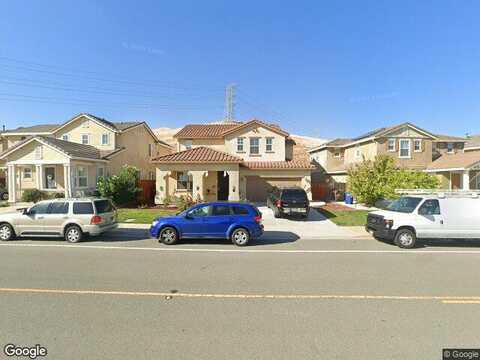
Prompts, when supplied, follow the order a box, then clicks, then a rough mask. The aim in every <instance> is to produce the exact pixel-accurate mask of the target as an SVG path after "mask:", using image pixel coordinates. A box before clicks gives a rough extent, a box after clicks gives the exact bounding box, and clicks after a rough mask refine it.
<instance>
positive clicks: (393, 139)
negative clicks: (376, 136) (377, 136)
mask: <svg viewBox="0 0 480 360" xmlns="http://www.w3.org/2000/svg"><path fill="white" fill-rule="evenodd" d="M392 141H393V148H390V145H391V142H392ZM387 151H388V152H395V151H397V139H395V138H390V139H388V140H387Z"/></svg>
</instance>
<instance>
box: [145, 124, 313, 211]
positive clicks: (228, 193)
mask: <svg viewBox="0 0 480 360" xmlns="http://www.w3.org/2000/svg"><path fill="white" fill-rule="evenodd" d="M175 139H176V140H177V149H176V150H177V152H175V153H173V154H169V155H165V156H160V157H157V158H155V159H154V160H153V163H154V164H155V165H156V167H157V177H156V181H157V192H156V199H155V201H156V203H158V204H161V203H163V202H164V201H165V199H166V198H168V197H169V196H184V195H188V196H191V197H192V198H193V199H194V200H203V201H214V200H232V201H236V200H249V201H253V202H263V201H265V200H266V197H267V192H268V190H269V189H271V188H272V187H273V186H300V187H302V188H304V189H305V190H306V191H307V193H308V194H309V196H310V195H311V189H310V171H311V168H312V166H311V165H310V163H309V161H308V160H307V161H305V160H295V159H293V145H294V141H293V140H292V139H291V138H290V137H289V134H288V133H287V132H286V131H284V130H282V129H281V128H280V127H278V126H276V125H272V124H267V123H265V122H262V121H259V120H256V119H254V120H251V121H248V122H244V123H240V122H235V123H221V124H209V125H187V126H185V127H184V128H182V129H181V130H180V131H179V132H178V133H177V134H176V135H175Z"/></svg>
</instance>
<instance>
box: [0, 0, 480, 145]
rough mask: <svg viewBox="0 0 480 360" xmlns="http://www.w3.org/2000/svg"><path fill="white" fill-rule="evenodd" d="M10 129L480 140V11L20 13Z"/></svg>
mask: <svg viewBox="0 0 480 360" xmlns="http://www.w3.org/2000/svg"><path fill="white" fill-rule="evenodd" d="M0 9H1V11H0V124H6V125H7V127H8V128H13V127H16V126H21V125H31V124H38V123H60V122H63V121H66V120H67V119H69V118H70V117H72V116H73V115H75V114H77V113H79V112H91V113H93V114H95V115H97V116H101V117H105V118H107V119H109V120H114V121H116V120H119V121H120V120H125V121H130V120H146V121H148V122H149V123H150V125H151V126H152V127H179V126H182V125H184V124H186V123H197V122H210V121H215V120H219V119H221V118H222V117H223V113H224V110H223V107H224V88H225V86H226V85H227V84H229V83H235V84H236V85H237V89H238V91H237V104H236V115H237V118H238V119H240V120H244V119H249V118H252V117H258V118H261V119H263V120H266V121H271V122H277V123H280V124H281V125H282V126H283V127H284V128H286V129H287V130H289V131H290V132H293V133H297V134H303V135H310V136H319V137H326V138H333V137H348V136H355V135H359V134H361V133H363V132H366V131H368V130H371V129H373V128H376V127H381V126H385V125H391V124H395V123H399V122H403V121H411V122H414V123H416V124H417V125H418V126H421V127H424V128H426V129H429V130H431V131H434V132H437V133H447V134H451V135H463V134H465V133H467V132H469V133H472V134H473V133H480V129H479V125H478V124H479V121H478V119H479V116H480V101H479V98H480V77H479V74H480V41H479V34H480V22H478V14H479V13H480V2H478V1H474V0H473V1H468V0H462V1H440V0H437V1H292V2H285V4H281V3H280V2H278V1H249V0H244V1H238V2H231V1H211V0H205V1H181V0H177V1H135V2H133V1H132V2H130V3H127V2H118V1H102V2H100V1H53V0H49V1H48V2H45V1H20V0H19V1H6V0H3V1H2V2H1V7H0Z"/></svg>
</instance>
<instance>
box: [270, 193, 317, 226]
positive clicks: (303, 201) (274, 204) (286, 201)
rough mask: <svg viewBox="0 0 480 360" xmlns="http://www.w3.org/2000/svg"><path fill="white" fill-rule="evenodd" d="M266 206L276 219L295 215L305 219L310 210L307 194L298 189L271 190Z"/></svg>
mask: <svg viewBox="0 0 480 360" xmlns="http://www.w3.org/2000/svg"><path fill="white" fill-rule="evenodd" d="M267 206H268V207H269V208H271V209H272V210H273V214H274V216H275V217H276V218H279V217H282V216H284V215H295V214H297V215H301V216H302V217H304V218H306V217H307V216H308V212H309V210H310V202H309V201H308V196H307V193H306V192H305V190H303V189H302V188H299V187H286V188H278V187H275V188H273V190H272V191H271V192H270V193H269V194H268V197H267Z"/></svg>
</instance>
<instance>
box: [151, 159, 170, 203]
mask: <svg viewBox="0 0 480 360" xmlns="http://www.w3.org/2000/svg"><path fill="white" fill-rule="evenodd" d="M170 174H171V171H166V170H160V169H159V168H157V169H156V180H155V187H156V193H155V204H156V205H160V204H163V203H164V200H165V198H166V197H167V196H168V195H169V188H168V183H169V181H168V178H169V177H170Z"/></svg>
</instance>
